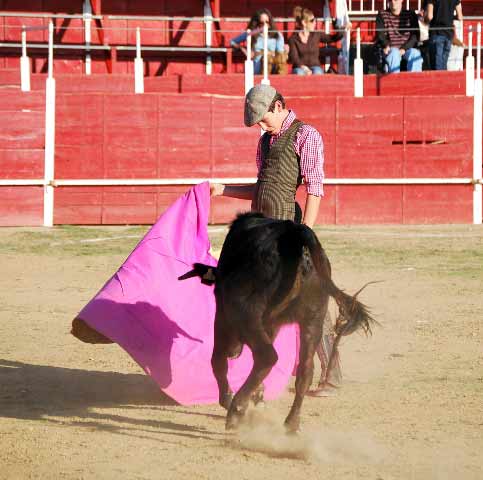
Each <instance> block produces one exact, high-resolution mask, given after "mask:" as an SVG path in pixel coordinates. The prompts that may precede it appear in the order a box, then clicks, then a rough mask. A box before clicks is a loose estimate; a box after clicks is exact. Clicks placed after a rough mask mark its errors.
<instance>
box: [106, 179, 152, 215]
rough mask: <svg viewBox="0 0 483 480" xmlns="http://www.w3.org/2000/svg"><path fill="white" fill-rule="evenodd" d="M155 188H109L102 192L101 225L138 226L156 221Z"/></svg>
mask: <svg viewBox="0 0 483 480" xmlns="http://www.w3.org/2000/svg"><path fill="white" fill-rule="evenodd" d="M156 196H157V195H156V188H155V187H122V188H120V187H110V188H106V189H105V190H104V197H103V207H102V223H103V224H140V223H154V222H155V221H156V218H157V216H156V213H157V207H156Z"/></svg>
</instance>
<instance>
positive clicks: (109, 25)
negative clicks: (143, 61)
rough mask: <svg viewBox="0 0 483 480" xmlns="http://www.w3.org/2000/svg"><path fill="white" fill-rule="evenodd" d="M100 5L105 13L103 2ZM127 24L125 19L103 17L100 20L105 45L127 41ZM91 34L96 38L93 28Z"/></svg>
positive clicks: (122, 43)
mask: <svg viewBox="0 0 483 480" xmlns="http://www.w3.org/2000/svg"><path fill="white" fill-rule="evenodd" d="M103 3H104V2H103ZM102 7H103V13H104V14H105V10H104V4H103V5H102ZM127 24H128V22H127V20H113V19H109V18H106V17H104V19H103V20H102V28H103V33H104V42H105V43H106V44H107V45H126V44H127V43H128V42H127V38H128V31H127V29H126V28H127ZM92 35H93V38H96V37H97V36H98V35H97V33H96V32H95V31H94V30H93V32H92ZM96 41H97V40H96Z"/></svg>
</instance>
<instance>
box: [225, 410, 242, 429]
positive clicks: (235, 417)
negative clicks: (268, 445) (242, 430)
mask: <svg viewBox="0 0 483 480" xmlns="http://www.w3.org/2000/svg"><path fill="white" fill-rule="evenodd" d="M244 416H245V409H244V408H242V407H240V406H237V407H233V405H232V406H231V407H230V410H228V415H227V416H226V423H225V429H226V430H236V429H237V428H238V427H239V425H240V423H241V421H242V419H243V417H244Z"/></svg>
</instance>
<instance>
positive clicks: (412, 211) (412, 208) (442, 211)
mask: <svg viewBox="0 0 483 480" xmlns="http://www.w3.org/2000/svg"><path fill="white" fill-rule="evenodd" d="M472 205H473V187H472V186H471V185H406V186H404V188H403V223H413V224H414V223H471V222H472V221H473V210H472Z"/></svg>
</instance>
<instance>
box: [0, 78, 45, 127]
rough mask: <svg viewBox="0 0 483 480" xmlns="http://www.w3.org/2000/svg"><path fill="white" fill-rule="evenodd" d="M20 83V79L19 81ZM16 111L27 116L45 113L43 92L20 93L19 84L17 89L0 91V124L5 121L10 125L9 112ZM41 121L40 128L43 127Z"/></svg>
mask: <svg viewBox="0 0 483 480" xmlns="http://www.w3.org/2000/svg"><path fill="white" fill-rule="evenodd" d="M19 81H20V79H19ZM12 111H17V112H23V113H25V114H28V113H29V111H31V112H37V113H39V112H41V113H43V112H45V93H44V92H22V91H21V90H20V83H19V84H18V89H15V90H14V89H5V90H1V91H0V112H2V117H3V118H0V122H1V121H2V120H3V121H7V120H8V123H11V121H10V119H9V118H8V117H9V115H10V112H12ZM43 123H44V122H43V120H42V126H43Z"/></svg>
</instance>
